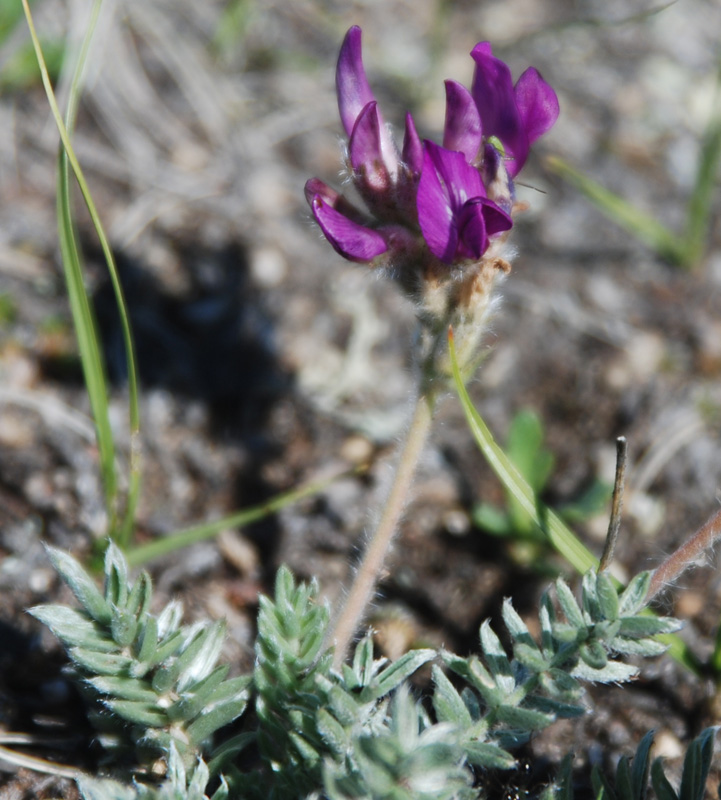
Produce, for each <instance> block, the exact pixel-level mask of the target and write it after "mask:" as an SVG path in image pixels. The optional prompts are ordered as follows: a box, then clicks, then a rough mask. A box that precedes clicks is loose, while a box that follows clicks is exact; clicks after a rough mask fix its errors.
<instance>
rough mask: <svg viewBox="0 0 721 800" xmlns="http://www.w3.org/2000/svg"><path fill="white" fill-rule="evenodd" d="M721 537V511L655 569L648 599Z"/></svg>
mask: <svg viewBox="0 0 721 800" xmlns="http://www.w3.org/2000/svg"><path fill="white" fill-rule="evenodd" d="M720 538H721V511H717V512H716V513H715V514H714V515H713V516H712V517H711V519H709V520H708V521H707V522H706V523H705V524H704V525H702V526H701V527H700V528H699V529H698V530H697V531H696V533H694V534H693V536H691V538H690V539H687V540H686V541H685V542H684V543H683V544H682V545H681V547H679V548H678V550H676V552H675V553H672V554H671V555H670V556H669V557H668V558H667V559H666V560H665V561H664V562H663V563H662V564H661V565H660V566H659V567H657V568H656V569H655V570H654V573H653V576H652V577H651V583H650V584H649V587H648V594H647V595H646V598H647V601H648V600H650V599H651V598H652V597H655V596H656V595H657V594H658V593H659V592H660V591H661V590H662V589H664V588H665V587H666V586H667V585H668V584H669V583H671V582H672V581H674V580H676V578H678V576H679V575H681V573H683V572H685V571H686V570H687V569H688V568H689V567H690V566H692V565H693V564H694V562H696V561H697V560H698V559H699V558H700V557H701V556H702V555H703V554H704V553H705V552H706V551H707V550H708V549H709V548H711V547H712V546H713V545H714V544H715V543H716V542H717V541H718V540H719V539H720Z"/></svg>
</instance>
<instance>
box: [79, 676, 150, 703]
mask: <svg viewBox="0 0 721 800" xmlns="http://www.w3.org/2000/svg"><path fill="white" fill-rule="evenodd" d="M88 683H89V684H90V685H91V686H93V687H94V688H95V689H97V690H98V691H99V692H100V693H101V694H109V695H113V696H114V697H118V698H120V699H122V700H140V701H142V702H145V703H151V704H153V703H157V702H158V695H157V694H156V693H155V692H154V691H152V689H150V687H149V686H148V684H147V683H145V681H138V680H134V679H133V678H114V677H111V676H103V677H97V678H90V679H89V680H88Z"/></svg>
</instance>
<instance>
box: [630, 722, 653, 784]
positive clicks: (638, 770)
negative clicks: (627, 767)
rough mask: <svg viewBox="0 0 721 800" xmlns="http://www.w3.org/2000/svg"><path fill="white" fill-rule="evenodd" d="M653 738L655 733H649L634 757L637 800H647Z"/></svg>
mask: <svg viewBox="0 0 721 800" xmlns="http://www.w3.org/2000/svg"><path fill="white" fill-rule="evenodd" d="M653 737H654V732H653V731H649V732H648V733H647V734H646V735H645V736H644V737H643V739H641V743H640V744H639V746H638V747H637V748H636V755H635V756H634V757H633V763H632V765H631V784H632V786H633V796H634V798H635V800H645V798H646V789H647V787H648V772H649V768H650V765H651V760H650V755H651V745H652V744H653Z"/></svg>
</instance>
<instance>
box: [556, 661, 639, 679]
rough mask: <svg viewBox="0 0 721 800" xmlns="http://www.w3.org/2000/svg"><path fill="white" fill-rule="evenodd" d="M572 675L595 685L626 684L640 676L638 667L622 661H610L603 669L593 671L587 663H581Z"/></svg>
mask: <svg viewBox="0 0 721 800" xmlns="http://www.w3.org/2000/svg"><path fill="white" fill-rule="evenodd" d="M571 675H572V676H573V677H574V678H580V679H581V680H584V681H592V682H595V683H625V682H626V681H630V680H632V679H633V678H635V677H636V675H638V667H633V666H631V665H630V664H623V663H622V662H620V661H609V662H608V663H607V664H606V666H605V667H604V668H603V669H593V667H589V666H588V664H586V663H585V662H583V661H579V662H578V664H576V666H575V667H574V668H573V671H572V672H571Z"/></svg>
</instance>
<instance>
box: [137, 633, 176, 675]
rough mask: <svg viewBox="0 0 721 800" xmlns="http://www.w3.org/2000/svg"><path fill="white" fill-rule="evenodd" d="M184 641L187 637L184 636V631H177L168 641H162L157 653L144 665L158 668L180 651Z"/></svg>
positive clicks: (156, 650)
mask: <svg viewBox="0 0 721 800" xmlns="http://www.w3.org/2000/svg"><path fill="white" fill-rule="evenodd" d="M184 641H185V636H184V635H183V631H176V632H175V633H173V634H172V635H170V636H169V637H168V638H167V639H165V640H164V641H161V642H160V643H159V644H158V646H157V648H156V649H155V652H154V653H153V654H152V655H151V656H150V657H149V658H147V659H146V660H145V662H144V663H145V664H146V665H147V666H148V667H156V666H158V664H162V663H163V662H164V661H167V659H169V658H170V657H171V656H173V655H175V653H177V652H178V650H180V648H181V647H182V646H183V642H184Z"/></svg>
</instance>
